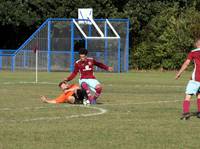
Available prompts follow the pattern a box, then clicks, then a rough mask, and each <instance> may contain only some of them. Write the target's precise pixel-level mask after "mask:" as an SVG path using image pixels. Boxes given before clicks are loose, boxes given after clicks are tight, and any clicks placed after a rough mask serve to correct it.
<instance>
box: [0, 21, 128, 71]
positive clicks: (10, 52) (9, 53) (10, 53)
mask: <svg viewBox="0 0 200 149" xmlns="http://www.w3.org/2000/svg"><path fill="white" fill-rule="evenodd" d="M75 20H76V21H84V20H86V19H75ZM94 20H95V21H96V22H100V21H105V20H106V19H94ZM108 20H109V21H110V22H116V21H117V22H126V23H127V26H126V37H125V41H126V47H125V48H126V49H125V58H126V60H124V61H125V62H126V63H125V66H124V67H123V70H124V71H128V66H129V24H130V23H129V19H108ZM52 21H70V22H71V25H70V28H71V29H70V30H71V31H70V33H71V35H70V36H71V49H70V50H69V51H52V50H51V22H52ZM46 26H47V27H48V34H47V36H48V37H47V38H48V44H47V45H48V46H47V51H48V54H47V59H48V61H47V66H48V72H50V71H51V57H50V55H51V53H68V54H70V55H71V58H70V71H72V70H73V67H74V65H73V63H74V56H73V55H74V54H75V53H77V52H75V51H74V41H76V40H80V39H83V38H81V37H80V38H79V37H75V36H74V31H73V28H74V23H73V18H70V19H67V18H49V19H47V20H46V21H45V22H44V23H43V24H42V25H41V26H40V27H39V28H38V29H37V30H36V31H35V32H34V33H33V34H32V35H31V36H30V37H29V38H28V39H27V40H26V41H25V42H24V43H23V44H22V45H21V46H20V47H19V48H18V49H16V50H15V49H0V70H1V69H2V56H11V57H12V60H11V63H12V64H11V70H12V71H14V67H15V56H16V55H17V54H18V53H19V51H20V50H23V49H24V47H25V46H27V45H28V44H29V43H30V42H31V41H32V40H33V39H34V38H36V37H37V34H38V33H39V32H40V31H41V30H42V29H43V28H45V27H46ZM88 29H89V31H88V32H89V36H90V34H91V28H88ZM107 29H108V28H107V27H106V26H105V28H104V30H105V34H107ZM87 42H88V41H87V40H86V39H85V46H86V48H87ZM117 42H118V51H117V58H118V61H117V71H118V72H120V71H121V49H120V48H121V47H120V46H121V44H120V39H119V40H118V41H117ZM104 46H105V50H107V46H108V43H107V41H105V45H104ZM47 51H46V52H47ZM40 52H43V51H40ZM106 53H107V51H105V53H104V55H105V54H106ZM97 55H99V53H98V54H97ZM104 60H105V63H108V59H107V56H105V59H104Z"/></svg>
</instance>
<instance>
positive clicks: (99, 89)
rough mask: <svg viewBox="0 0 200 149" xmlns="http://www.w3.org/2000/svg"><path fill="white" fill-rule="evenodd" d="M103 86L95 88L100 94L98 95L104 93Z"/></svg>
mask: <svg viewBox="0 0 200 149" xmlns="http://www.w3.org/2000/svg"><path fill="white" fill-rule="evenodd" d="M102 89H103V88H102V86H101V85H97V86H96V87H95V90H96V92H98V93H101V91H102Z"/></svg>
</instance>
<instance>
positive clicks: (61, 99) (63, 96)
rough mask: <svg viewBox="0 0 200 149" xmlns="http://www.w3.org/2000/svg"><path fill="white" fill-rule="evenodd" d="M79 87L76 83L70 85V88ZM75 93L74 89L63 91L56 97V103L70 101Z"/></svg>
mask: <svg viewBox="0 0 200 149" xmlns="http://www.w3.org/2000/svg"><path fill="white" fill-rule="evenodd" d="M77 87H79V86H78V85H76V84H72V85H70V86H69V87H68V89H75V88H77ZM73 94H74V91H68V92H66V93H62V94H61V95H60V96H58V97H57V98H56V99H54V100H55V101H56V103H64V102H68V100H69V97H70V96H72V95H73Z"/></svg>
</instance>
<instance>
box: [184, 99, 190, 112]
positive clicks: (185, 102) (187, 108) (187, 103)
mask: <svg viewBox="0 0 200 149" xmlns="http://www.w3.org/2000/svg"><path fill="white" fill-rule="evenodd" d="M188 112H190V101H188V100H184V101H183V113H188Z"/></svg>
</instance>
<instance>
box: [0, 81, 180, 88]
mask: <svg viewBox="0 0 200 149" xmlns="http://www.w3.org/2000/svg"><path fill="white" fill-rule="evenodd" d="M2 84H5V85H10V84H44V85H45V84H47V85H57V84H58V83H54V82H38V83H36V82H25V81H20V82H2ZM107 85H108V86H113V84H107ZM141 86H142V87H162V88H166V87H183V88H184V85H165V84H163V85H162V84H160V85H158V84H155V85H154V84H152V85H150V84H146V85H139V84H135V85H131V87H141Z"/></svg>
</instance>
